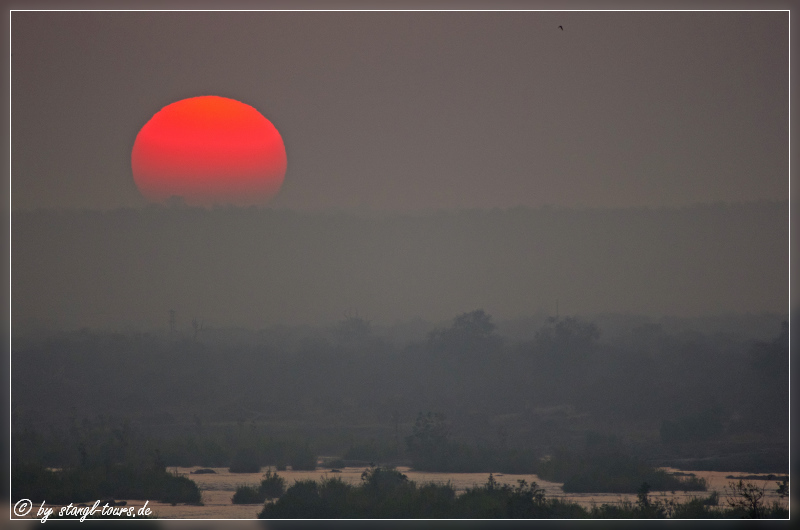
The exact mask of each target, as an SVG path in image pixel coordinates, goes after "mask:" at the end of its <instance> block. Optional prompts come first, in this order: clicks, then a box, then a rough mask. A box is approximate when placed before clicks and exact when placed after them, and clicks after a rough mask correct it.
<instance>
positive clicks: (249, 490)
mask: <svg viewBox="0 0 800 530" xmlns="http://www.w3.org/2000/svg"><path fill="white" fill-rule="evenodd" d="M265 500H266V499H265V497H264V496H262V495H261V492H260V491H259V490H258V488H256V487H255V486H239V487H238V488H236V493H234V494H233V497H232V498H231V501H232V502H233V504H261V503H263V502H264V501H265Z"/></svg>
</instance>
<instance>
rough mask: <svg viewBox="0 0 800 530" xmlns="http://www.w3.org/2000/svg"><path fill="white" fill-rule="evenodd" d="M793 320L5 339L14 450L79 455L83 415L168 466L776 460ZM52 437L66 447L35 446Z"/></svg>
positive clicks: (453, 466) (528, 465)
mask: <svg viewBox="0 0 800 530" xmlns="http://www.w3.org/2000/svg"><path fill="white" fill-rule="evenodd" d="M788 332H789V329H788V325H787V324H784V325H783V327H781V326H780V325H776V329H775V336H774V338H773V339H770V340H766V341H764V340H749V339H743V338H741V337H737V336H735V335H731V334H714V335H708V334H703V333H699V332H692V331H687V330H685V331H679V332H672V333H668V332H666V331H665V330H664V329H663V328H662V327H660V326H659V325H658V324H654V323H652V322H651V323H644V324H637V325H636V326H635V327H633V328H632V329H629V330H628V331H627V332H626V333H617V335H616V336H615V337H610V338H604V335H603V330H602V329H600V328H599V327H598V326H597V325H595V324H594V323H593V322H590V321H587V320H583V319H580V318H576V317H563V318H555V317H553V318H551V319H549V320H546V321H544V323H542V324H541V326H540V327H539V329H537V330H536V332H535V333H534V334H533V335H534V338H533V339H532V340H529V341H510V340H507V339H505V338H504V337H502V336H500V335H499V334H498V333H497V331H496V329H495V327H494V323H493V320H492V318H491V316H490V315H489V314H487V313H486V312H484V311H482V310H476V311H471V312H467V313H463V314H461V315H458V316H456V317H455V318H454V319H453V320H452V322H451V323H450V324H447V325H444V326H441V327H438V328H435V329H434V330H433V331H431V332H430V333H429V334H428V335H427V336H426V338H425V339H423V340H420V341H412V342H408V343H400V344H398V343H396V342H395V341H391V340H388V339H387V338H386V337H383V336H381V335H379V334H376V333H374V332H373V330H372V327H371V325H370V323H369V321H367V320H365V319H363V318H360V317H357V316H348V317H347V318H345V319H344V320H342V321H341V322H340V323H339V325H337V326H336V327H335V328H333V329H326V330H325V329H316V330H315V329H291V328H274V329H269V330H263V331H261V332H254V333H250V334H243V335H239V336H238V338H237V337H235V336H232V335H230V334H228V333H227V332H225V331H224V330H220V331H215V330H206V331H202V332H200V333H198V335H197V336H196V337H193V338H192V337H179V336H177V334H174V335H170V334H141V333H138V334H115V333H98V332H91V331H88V330H84V331H79V332H69V333H60V334H59V333H57V334H52V335H49V336H42V337H28V338H15V339H14V340H13V341H12V366H11V372H12V373H11V378H12V434H13V440H12V441H14V440H16V443H14V444H13V446H12V452H14V453H15V454H16V455H18V457H19V458H20V459H22V461H35V462H41V463H43V464H45V465H48V466H53V467H57V466H60V465H63V464H64V463H65V462H68V463H73V464H74V463H77V462H78V461H79V444H80V442H81V440H82V439H83V438H85V437H91V435H90V434H87V433H91V432H92V431H93V429H100V430H104V431H103V432H112V431H113V430H114V429H117V430H119V436H117V435H116V434H115V435H114V436H117V438H119V437H120V436H121V437H123V438H124V437H125V436H129V434H126V432H128V431H126V430H125V427H124V425H125V422H123V421H122V420H121V419H122V418H127V420H128V422H129V425H130V426H131V432H133V431H135V432H139V433H141V436H142V437H143V438H146V439H149V440H161V442H159V443H158V444H156V445H152V444H151V445H150V446H148V447H151V449H155V448H158V449H159V450H160V451H161V453H162V455H163V457H164V458H165V460H166V461H167V463H168V464H169V465H203V466H230V465H233V462H234V460H236V459H237V458H238V459H239V460H241V461H243V462H246V461H256V463H257V464H258V465H259V466H265V465H275V466H280V465H290V466H297V467H301V466H303V465H305V464H303V462H313V461H314V460H315V457H316V455H336V456H341V457H342V458H343V459H349V460H359V461H363V462H368V461H379V462H400V461H407V462H411V463H412V464H413V465H414V467H416V468H419V469H436V470H442V471H466V470H476V471H492V470H507V471H508V472H511V470H528V471H526V472H529V471H530V470H533V469H538V468H537V466H538V462H539V460H540V459H541V458H542V457H544V456H547V455H555V453H554V448H558V447H560V448H564V449H568V450H569V451H571V452H573V453H575V454H579V453H580V451H583V448H584V447H586V446H587V440H588V439H587V433H590V434H591V433H593V432H595V433H600V434H599V435H601V436H607V435H608V434H616V435H619V436H620V437H622V438H624V439H625V440H626V441H625V445H626V447H627V449H626V451H628V452H630V453H631V454H633V455H634V456H636V458H639V459H645V460H646V461H648V462H649V463H650V464H655V463H658V464H670V463H673V464H675V463H677V462H682V463H681V464H680V465H681V466H684V468H685V466H687V465H691V464H690V463H689V462H690V461H691V459H693V458H694V459H700V458H702V460H696V464H695V465H701V464H702V465H705V466H707V467H706V468H709V467H708V466H709V465H710V466H711V467H710V468H711V469H719V470H722V471H739V472H741V471H752V472H761V471H763V472H774V473H785V472H786V470H787V469H786V465H787V461H788V406H789V399H788V392H789V386H788V383H789V381H788V377H787V371H786V369H787V366H788V358H789V357H788V356H789V347H788ZM114 418H117V419H114ZM612 426H613V427H612ZM134 427H135V429H134ZM46 440H62V441H63V440H69V443H61V446H62V447H61V448H60V449H59V448H58V447H56V446H54V447H51V448H50V449H47V450H45V449H42V447H46V446H47V442H46ZM56 445H57V444H56ZM127 447H130V443H128V445H127ZM35 448H38V449H35ZM59 451H60V452H59ZM576 452H577V453H576ZM556 456H557V455H556ZM710 457H715V458H718V460H717V461H716V462H717V463H716V464H710V463H711V462H714V459H713V458H710ZM723 457H735V458H736V460H730V459H728V460H726V459H725V458H723ZM575 458H577V457H572V456H571V457H570V458H569V459H568V460H575ZM556 461H557V460H556ZM553 472H554V473H557V471H555V468H554V471H553ZM554 476H555V475H554ZM560 476H561V477H562V478H561V480H565V478H564V476H563V475H560ZM651 480H656V479H655V478H652V479H651Z"/></svg>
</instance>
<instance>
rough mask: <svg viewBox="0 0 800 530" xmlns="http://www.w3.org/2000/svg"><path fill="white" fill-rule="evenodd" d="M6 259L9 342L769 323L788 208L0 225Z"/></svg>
mask: <svg viewBox="0 0 800 530" xmlns="http://www.w3.org/2000/svg"><path fill="white" fill-rule="evenodd" d="M11 246H12V252H11V274H12V283H11V313H12V326H13V327H14V328H15V330H24V329H33V328H34V327H35V326H36V325H41V324H47V325H50V324H53V325H55V326H61V327H66V328H79V327H82V326H89V327H93V328H97V327H105V326H115V327H117V328H124V327H125V326H130V327H133V328H140V329H152V328H155V327H159V328H162V329H163V328H166V327H167V325H168V323H167V319H168V316H167V311H168V310H170V309H174V310H176V311H177V315H178V318H177V321H176V326H177V327H178V329H180V330H181V331H182V332H184V333H187V334H191V333H192V325H191V324H192V321H193V319H194V318H197V319H198V320H199V321H202V322H204V323H205V324H206V325H209V324H210V325H216V326H225V327H228V326H245V327H250V328H258V327H263V326H267V325H269V324H271V323H282V324H301V323H320V322H332V321H335V320H336V319H337V318H339V316H340V315H341V314H342V312H343V311H345V310H348V309H353V308H357V309H358V310H360V311H361V314H364V315H368V316H369V318H372V319H375V320H377V321H381V322H393V321H396V320H407V319H410V318H413V317H415V316H421V317H422V318H425V319H428V320H434V321H438V320H442V319H445V318H448V317H450V316H451V315H453V314H455V313H457V312H458V311H461V310H464V309H465V308H470V307H485V308H488V309H490V310H491V311H492V312H494V313H496V314H498V315H502V316H504V317H505V318H513V317H517V316H521V315H530V314H535V313H538V312H540V311H545V312H547V313H550V314H554V313H555V307H556V305H557V302H560V306H561V310H562V311H567V312H569V313H575V312H580V313H583V314H593V313H601V312H636V313H647V314H677V315H698V314H709V313H725V312H735V313H744V312H748V311H750V312H761V311H765V310H771V311H783V310H784V308H785V307H786V301H787V297H786V290H787V286H788V281H789V205H788V201H784V202H754V203H745V204H711V205H698V206H694V207H687V208H677V209H645V208H642V209H620V210H602V209H585V210H580V209H563V208H538V209H530V208H514V209H508V210H464V211H453V212H433V213H425V214H403V215H401V214H392V215H389V214H363V215H358V214H353V213H298V212H292V211H279V210H270V209H257V208H249V209H237V208H227V209H217V210H205V209H194V208H183V209H181V208H164V207H155V206H154V207H149V208H144V209H138V210H136V209H127V210H114V211H105V212H100V211H32V212H13V213H12V216H11Z"/></svg>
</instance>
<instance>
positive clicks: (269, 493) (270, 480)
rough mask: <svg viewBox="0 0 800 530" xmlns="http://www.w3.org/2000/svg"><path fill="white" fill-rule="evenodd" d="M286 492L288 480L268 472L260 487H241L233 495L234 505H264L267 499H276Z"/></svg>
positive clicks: (270, 471)
mask: <svg viewBox="0 0 800 530" xmlns="http://www.w3.org/2000/svg"><path fill="white" fill-rule="evenodd" d="M284 491H286V480H284V478H283V477H281V476H279V475H278V474H277V473H275V472H274V471H272V470H271V469H270V470H268V471H267V472H266V473H265V474H264V479H263V480H262V481H261V484H260V485H259V486H258V487H255V486H239V487H238V488H236V493H234V494H233V497H232V498H231V501H233V504H262V503H263V502H264V501H266V500H267V499H275V498H277V497H280V496H281V495H283V493H284Z"/></svg>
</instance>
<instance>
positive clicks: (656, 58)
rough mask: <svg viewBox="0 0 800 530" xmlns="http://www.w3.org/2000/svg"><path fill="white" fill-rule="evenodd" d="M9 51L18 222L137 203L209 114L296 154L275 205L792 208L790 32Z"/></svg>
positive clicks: (154, 42) (470, 25) (439, 26)
mask: <svg viewBox="0 0 800 530" xmlns="http://www.w3.org/2000/svg"><path fill="white" fill-rule="evenodd" d="M559 25H562V26H563V27H564V30H563V31H561V30H559V28H558V26H559ZM11 52H12V53H13V57H12V68H11V126H12V129H11V138H12V146H11V157H12V163H11V169H12V176H11V178H12V188H11V205H12V209H32V208H98V209H107V208H117V207H122V206H138V205H144V204H145V200H144V199H143V198H142V197H141V196H140V195H139V192H138V191H137V189H136V187H135V185H134V183H133V179H132V174H131V169H130V151H131V147H132V145H133V141H134V139H135V137H136V134H137V132H138V131H139V129H140V128H141V127H142V125H144V123H146V122H147V120H148V119H149V118H150V117H151V116H152V115H153V114H154V113H156V112H157V111H158V110H160V109H161V108H162V107H164V106H165V105H168V104H169V103H172V102H174V101H176V100H179V99H182V98H186V97H191V96H197V95H206V94H214V95H220V96H226V97H231V98H234V99H237V100H240V101H243V102H245V103H248V104H250V105H252V106H254V107H256V108H257V109H258V110H260V111H261V112H262V114H264V115H265V116H266V117H267V118H269V119H270V120H271V121H272V122H273V123H274V124H275V126H276V127H277V128H278V130H279V131H280V132H281V134H282V135H283V138H284V141H285V143H286V148H287V154H288V171H287V176H286V182H285V184H284V188H283V190H282V192H281V194H280V195H279V196H278V197H277V198H276V199H275V200H274V201H273V203H272V205H273V206H275V207H281V208H289V209H298V210H308V209H313V210H317V209H331V208H352V207H369V208H372V209H375V210H392V211H406V210H419V209H431V208H434V209H438V208H445V209H451V208H462V207H467V208H490V207H511V206H517V205H528V206H538V205H542V204H552V205H559V206H597V207H606V206H615V207H616V206H675V205H686V204H692V203H697V202H715V201H732V202H735V201H747V200H751V199H786V198H788V188H789V175H788V161H789V141H788V134H789V129H788V116H789V115H788V108H789V72H788V63H789V14H788V13H787V12H783V13H780V12H777V13H768V12H750V13H726V12H713V13H680V12H666V13H665V12H660V13H646V12H638V13H614V12H583V13H581V12H571V13H570V12H558V13H547V12H531V13H455V12H451V13H311V12H308V13H189V12H180V13H110V12H101V13H78V12H63V13H56V12H51V13H47V12H38V13H31V12H15V13H13V14H12V16H11Z"/></svg>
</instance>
